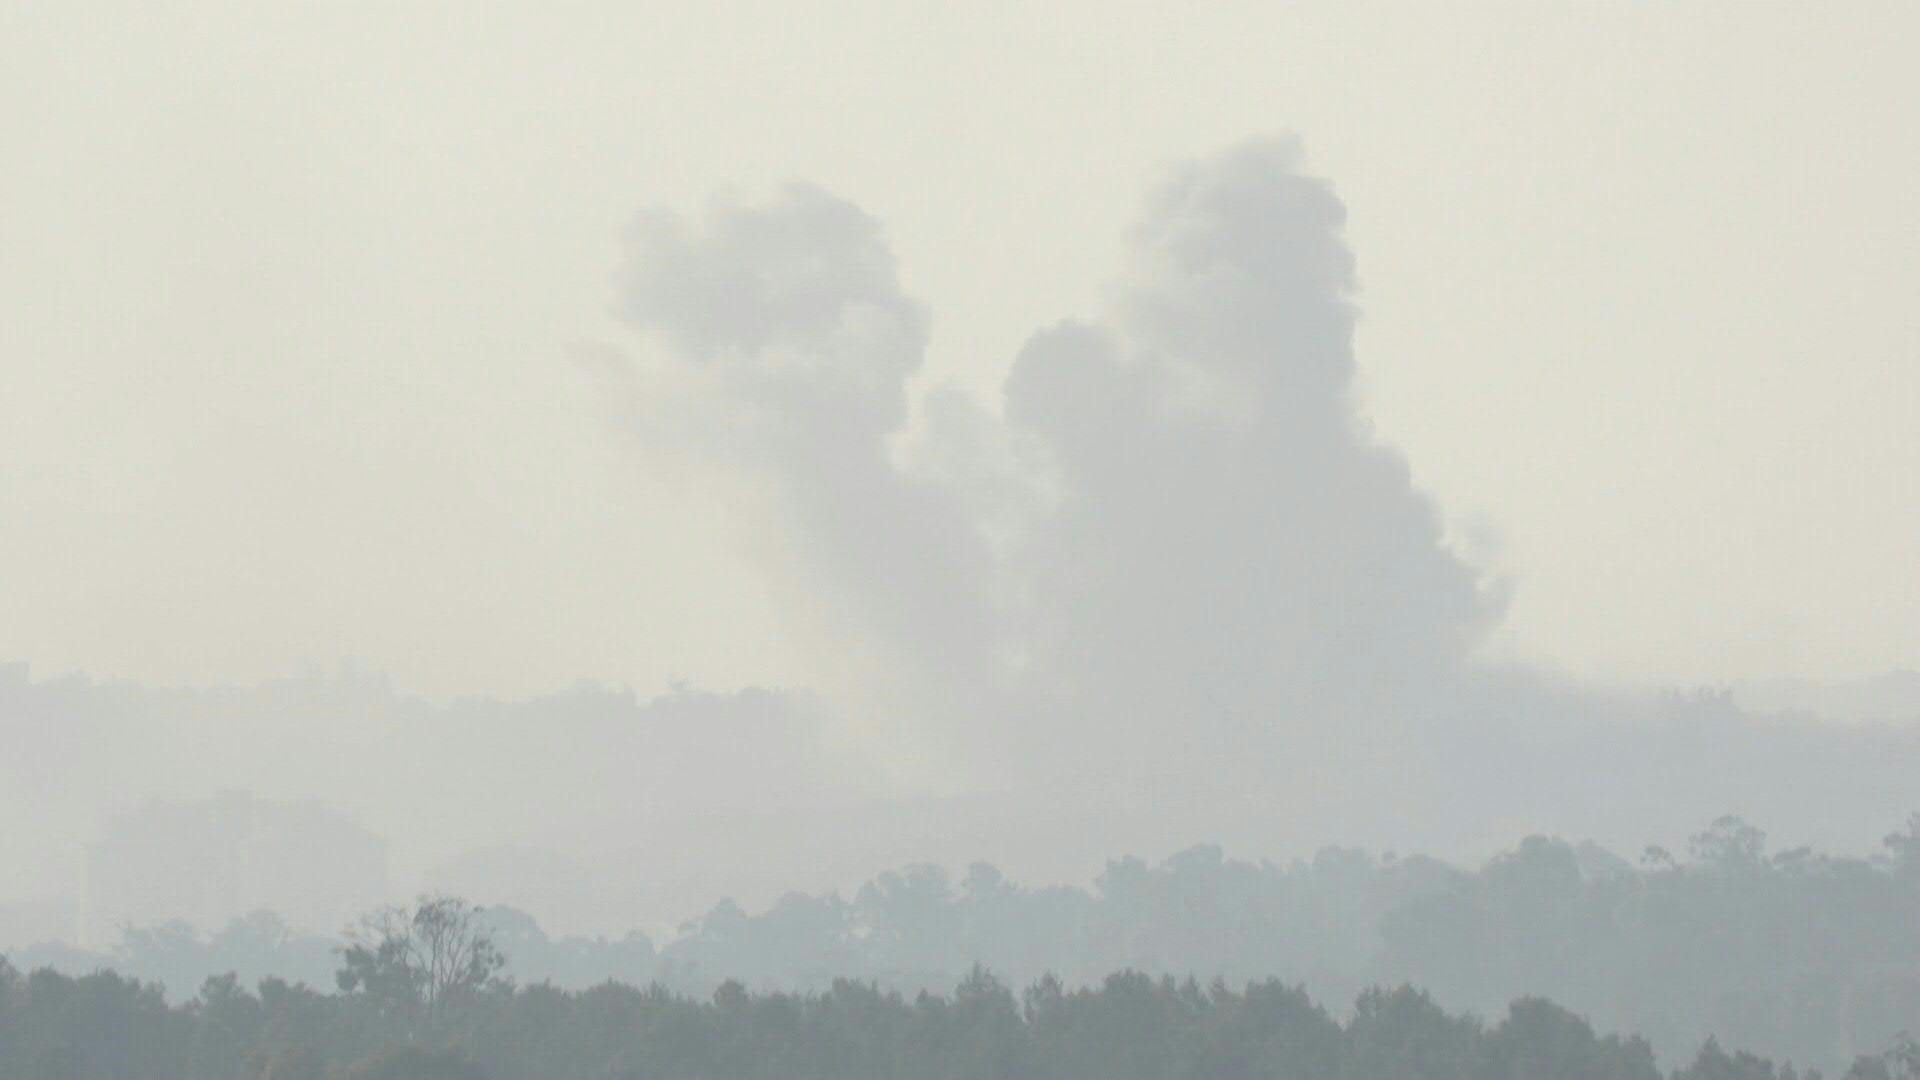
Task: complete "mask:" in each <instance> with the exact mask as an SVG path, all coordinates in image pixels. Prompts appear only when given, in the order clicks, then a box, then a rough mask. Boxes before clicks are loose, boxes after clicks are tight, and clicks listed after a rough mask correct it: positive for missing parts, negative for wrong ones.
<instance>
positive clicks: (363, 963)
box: [338, 896, 507, 1023]
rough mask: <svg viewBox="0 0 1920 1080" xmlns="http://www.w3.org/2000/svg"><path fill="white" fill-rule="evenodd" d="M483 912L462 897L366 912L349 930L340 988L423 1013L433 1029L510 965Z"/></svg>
mask: <svg viewBox="0 0 1920 1080" xmlns="http://www.w3.org/2000/svg"><path fill="white" fill-rule="evenodd" d="M482 912H483V909H482V908H480V907H479V906H477V905H474V904H469V903H467V902H466V901H465V900H461V899H459V898H458V897H452V896H422V897H421V898H420V899H419V901H418V902H417V903H416V904H415V905H414V906H413V907H411V908H408V907H404V906H395V907H386V908H381V909H379V910H377V911H373V912H370V913H368V914H367V915H366V916H365V917H363V918H362V919H361V920H360V922H359V924H358V925H356V926H353V927H351V928H349V929H348V931H347V940H348V944H347V946H346V947H345V948H343V949H342V950H341V958H342V960H343V965H342V967H341V968H340V971H339V974H338V981H339V984H340V989H342V990H344V991H346V992H348V993H354V992H363V993H366V994H369V995H371V996H374V997H378V998H383V999H385V1000H386V1001H387V1002H388V1003H389V1004H390V1005H392V1006H395V1007H399V1008H403V1009H407V1010H409V1011H414V1010H424V1012H425V1014H426V1018H427V1020H428V1021H429V1023H431V1022H434V1021H437V1020H438V1019H439V1018H440V1017H441V1016H442V1015H443V1014H444V1013H445V1011H446V1009H447V1007H448V1006H449V1005H451V1004H454V1003H456V1002H458V1001H460V1000H461V999H463V998H465V997H469V996H471V995H472V994H474V993H476V992H478V991H479V990H480V989H482V988H483V987H485V986H486V985H487V983H488V981H490V980H491V979H492V978H493V977H494V976H495V975H496V974H497V973H498V972H499V971H500V969H501V968H502V967H504V966H506V962H507V961H506V956H505V955H504V954H503V953H501V951H500V949H499V947H498V946H496V945H495V944H494V941H493V936H492V934H491V932H490V931H489V930H488V929H487V927H486V924H485V923H484V921H483V920H482V919H481V915H482Z"/></svg>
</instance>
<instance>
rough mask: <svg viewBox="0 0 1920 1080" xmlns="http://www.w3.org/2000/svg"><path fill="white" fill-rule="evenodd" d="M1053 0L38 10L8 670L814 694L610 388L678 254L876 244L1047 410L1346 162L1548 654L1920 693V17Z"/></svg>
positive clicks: (19, 324)
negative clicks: (711, 209)
mask: <svg viewBox="0 0 1920 1080" xmlns="http://www.w3.org/2000/svg"><path fill="white" fill-rule="evenodd" d="M1035 7H1036V8H1038V9H1039V10H1032V9H1029V8H1028V7H1027V6H1012V5H1005V6H994V5H987V4H969V5H927V6H924V7H918V6H915V5H908V4H900V3H887V4H879V3H875V4H868V5H838V6H834V5H825V4H810V5H798V4H792V5H742V4H714V3H690V4H685V5H670V4H667V3H648V4H626V3H605V4H584V3H574V4H566V3H553V4H541V5H515V6H509V5H504V4H503V5H479V4H435V5H427V4H412V5H401V4H367V5H352V4H345V3H339V4H312V5H256V4H243V3H232V4H216V3H201V4H195V5H156V4H147V3H139V4H131V3H130V4H125V5H120V6H117V7H115V6H101V5H84V4H71V5H69V4H10V5H5V6H4V7H0V657H4V658H18V659H24V660H29V661H31V662H32V663H33V664H34V665H35V669H36V671H39V672H41V673H52V672H58V671H65V670H86V671H90V672H93V673H95V674H100V675H110V676H125V677H132V678H139V679H144V680H151V681H157V682H169V683H171V682H213V681H228V680H247V679H254V678H259V677H264V676H271V675H277V674H282V673H286V672H290V671H297V670H300V669H303V668H305V667H309V666H312V665H326V664H331V663H333V662H334V661H336V660H338V659H340V658H342V657H356V658H358V659H360V660H361V661H363V662H364V663H366V664H368V665H370V666H373V667H377V668H381V669H385V670H387V671H390V672H391V673H393V675H394V676H395V678H396V679H397V680H398V681H399V682H400V683H401V684H402V685H405V686H409V687H412V688H416V689H418V690H421V691H424V692H428V693H432V694H452V693H459V692H471V693H522V692H528V691H535V690H540V689H545V688H550V687H554V686H559V685H564V684H567V683H570V682H572V681H574V680H575V679H578V678H599V679H607V680H612V681H624V682H630V683H632V684H633V685H634V686H636V687H638V688H641V689H643V690H651V689H656V688H659V687H661V686H663V685H665V683H666V682H667V681H668V680H669V679H672V678H686V679H689V680H691V681H693V682H696V683H701V684H706V685H713V686H719V687H726V686H734V685H739V684H742V683H749V682H764V683H772V684H790V685H803V684H805V683H806V681H807V672H806V671H805V670H804V664H803V662H802V661H801V659H800V650H796V649H793V648H790V647H788V646H787V645H785V644H784V643H783V642H782V641H781V640H780V635H779V633H778V630H777V621H776V620H775V619H774V617H773V615H772V614H771V611H772V604H771V601H770V600H769V599H768V596H767V595H766V594H767V586H765V585H764V584H762V583H760V582H759V581H758V580H757V579H756V578H755V577H754V575H753V574H752V572H751V569H750V567H749V566H748V563H747V561H746V559H745V557H744V556H743V555H742V554H741V551H740V544H739V541H738V529H737V524H738V523H736V522H733V521H730V520H729V513H730V511H731V506H732V504H733V502H734V500H732V499H730V498H728V497H727V495H726V494H725V493H724V492H720V491H715V490H714V489H712V488H711V487H707V486H704V485H705V484H706V483H707V481H706V480H705V479H704V478H697V477H694V476H692V475H690V474H689V473H687V472H686V471H685V470H684V469H683V468H681V467H679V466H677V465H676V464H675V463H673V462H667V461H642V460H636V459H635V457H634V456H633V455H632V454H631V453H630V452H629V450H628V449H627V448H625V447H623V445H622V444H621V442H620V441H619V440H618V439H617V438H616V437H615V436H614V435H613V434H612V433H611V431H610V429H609V425H608V424H607V423H606V420H605V417H604V416H603V413H602V410H601V409H600V408H599V405H598V403H597V402H596V399H595V397H594V395H593V393H592V392H591V389H590V387H589V386H588V384H587V382H586V380H584V379H583V378H582V377H581V376H580V374H579V373H578V371H577V370H576V368H575V366H574V365H573V364H572V363H571V361H570V356H571V355H572V350H573V349H574V348H575V346H577V345H578V344H579V343H583V342H608V343H614V344H622V345H628V344H630V343H629V341H628V339H627V337H626V335H625V333H624V331H622V330H620V329H619V328H618V327H617V325H616V324H615V323H614V321H613V320H612V318H611V317H610V315H609V309H610V306H611V302H612V296H613V290H612V286H611V282H610V277H611V274H612V273H613V271H614V269H615V266H616V263H617V260H618V257H619V239H620V234H621V230H622V228H623V227H624V226H625V224H626V222H627V221H629V220H630V218H631V217H632V215H633V214H634V212H635V211H636V210H638V209H639V208H641V207H643V206H647V205H652V204H660V203H665V204H670V205H674V206H679V207H683V208H697V207H698V206H699V205H700V204H701V203H702V202H703V201H704V200H705V199H707V198H708V197H709V196H710V194H711V193H712V192H714V191H715V190H716V189H723V188H730V189H734V190H737V191H740V192H742V193H744V194H746V195H747V196H749V197H754V196H758V195H760V194H762V193H764V192H765V191H767V190H768V189H769V188H770V187H771V186H773V185H775V184H778V183H780V182H782V181H785V180H789V179H806V180H811V181H813V182H816V183H818V184H820V185H822V186H824V187H826V188H828V189H830V190H832V191H835V192H836V193H838V194H840V195H842V196H844V197H846V198H849V199H851V200H852V201H854V202H856V203H858V204H859V205H861V206H862V207H864V208H865V209H866V210H867V211H868V212H869V213H872V214H874V215H875V216H877V217H878V218H879V219H881V220H882V221H883V222H884V223H885V224H886V226H887V229H888V233H889V236H890V239H891V242H892V244H893V247H894V249H895V252H896V254H897V255H898V257H899V259H900V263H901V267H902V272H903V274H904V277H905V279H906V282H907V286H908V288H909V290H910V291H911V292H912V293H913V294H914V295H916V296H917V297H919V298H920V299H921V300H922V301H924V302H925V303H926V304H927V305H928V306H929V308H930V309H931V310H932V312H933V319H934V323H933V345H932V353H931V356H930V358H929V365H928V373H927V381H928V383H929V384H931V383H933V382H938V381H940V380H943V379H958V380H961V381H963V382H964V383H966V384H967V385H969V386H971V387H973V388H975V389H977V390H979V391H980V392H982V393H991V392H993V389H994V388H995V387H996V386H997V385H998V380H999V377H1000V375H1001V373H1002V372H1003V371H1004V369H1005V367H1006V365H1007V364H1008V363H1010V362H1011V360H1012V358H1013V355H1014V353H1015V351H1016V350H1017V349H1018V347H1019V345H1020V344H1021V342H1022V341H1023V340H1024V339H1025V338H1026V336H1027V335H1028V334H1029V333H1030V332H1031V331H1032V330H1034V329H1035V328H1037V327H1038V326H1040V325H1043V324H1045V323H1048V322H1051V321H1053V320H1055V319H1058V318H1061V317H1064V316H1069V315H1076V314H1084V313H1087V312H1089V311H1090V310H1092V309H1094V308H1095V307H1096V306H1097V304H1098V303H1099V299H1100V295H1101V292H1100V290H1101V284H1102V282H1103V280H1104V279H1106V278H1107V276H1108V275H1109V274H1111V273H1112V272H1113V271H1114V270H1115V269H1117V267H1118V265H1119V263H1120V258H1121V251H1122V244H1123V240H1124V233H1125V229H1126V227H1127V226H1128V224H1129V222H1130V221H1131V220H1132V219H1133V217H1134V215H1135V213H1136V212H1137V209H1138V206H1139V204H1140V200H1141V199H1142V197H1143V195H1144V194H1145V193H1146V191H1147V190H1148V189H1149V188H1150V187H1151V186H1152V184H1153V183H1154V182H1155V181H1156V180H1157V179H1158V178H1159V177H1160V176H1161V175H1163V172H1164V170H1165V169H1166V168H1167V167H1168V166H1169V165H1170V164H1172V163H1174V162H1176V161H1178V160H1180V159H1183V158H1187V157H1192V156H1196V155H1202V154H1208V153H1212V152H1214V151H1216V150H1218V149H1219V148H1221V147H1222V146H1224V145H1226V144H1229V143H1233V142H1236V141H1238V140H1240V139H1243V138H1245V137H1247V136H1250V135H1256V134H1262V133H1269V132H1274V131H1281V130H1292V131H1296V132H1298V133H1299V134H1300V135H1301V136H1302V137H1303V139H1304V140H1305V145H1306V148H1307V153H1308V156H1309V159H1310V162H1311V167H1312V169H1313V170H1314V171H1316V172H1318V173H1320V174H1322V175H1324V176H1327V177H1328V178H1330V179H1331V180H1332V182H1333V183H1334V185H1335V187H1336V189H1337V190H1338V192H1339V193H1340V195H1341V196H1342V197H1343V198H1344V199H1345V201H1346V203H1347V206H1348V210H1349V215H1350V218H1349V221H1350V226H1349V235H1350V238H1351V241H1352V244H1353V247H1354V249H1355V251H1356V253H1357V256H1358V259H1359V265H1360V274H1361V279H1362V283H1363V290H1364V291H1363V294H1362V297H1361V302H1362V305H1363V308H1364V311H1365V318H1364V321H1363V324H1362V329H1361V336H1360V338H1359V342H1358V351H1359V357H1360V361H1361V364H1362V366H1363V369H1364V372H1365V376H1366V382H1367V387H1368V392H1369V399H1368V409H1369V412H1370V414H1371V416H1372V417H1373V419H1374V421H1375V423H1376V426H1377V428H1378V430H1379V431H1380V433H1381V434H1382V435H1383V437H1385V438H1386V439H1388V440H1390V441H1392V442H1394V443H1396V444H1398V445H1399V446H1401V447H1403V448H1404V450H1405V451H1406V453H1407V455H1408V456H1409V458H1410V459H1411V461H1412V464H1413V469H1414V473H1415V476H1416V478H1417V479H1418V480H1419V482H1420V483H1421V484H1422V485H1423V486H1425V487H1426V488H1427V489H1428V490H1429V491H1431V492H1432V493H1433V494H1434V495H1435V496H1436V497H1437V498H1438V499H1439V501H1440V503H1441V505H1442V506H1443V507H1444V509H1445V511H1446V514H1447V516H1448V519H1449V521H1450V522H1452V523H1453V524H1454V528H1455V530H1456V532H1457V533H1458V534H1459V536H1460V538H1461V541H1460V542H1461V543H1462V544H1463V545H1465V546H1466V547H1467V549H1468V550H1469V551H1471V552H1472V553H1473V554H1474V555H1475V556H1476V557H1477V558H1479V559H1482V560H1485V561H1490V562H1491V563H1492V564H1493V565H1495V566H1497V567H1498V568H1499V569H1500V570H1501V571H1502V572H1504V573H1505V574H1507V575H1509V576H1510V577H1511V579H1512V580H1513V582H1514V585H1515V590H1516V591H1515V598H1514V603H1513V609H1512V614H1511V617H1510V619H1509V622H1508V625H1507V627H1506V628H1505V629H1504V630H1503V631H1502V633H1501V635H1500V639H1499V644H1498V647H1499V648H1500V649H1502V650H1505V651H1507V652H1510V653H1513V654H1517V655H1520V656H1524V657H1527V658H1531V659H1534V660H1537V661H1542V662H1545V663H1548V664H1551V665H1553V666H1556V667H1560V668H1564V669H1568V670H1571V671H1575V672H1580V673H1585V674H1591V675H1596V676H1602V677H1607V678H1615V679H1624V680H1632V681H1636V682H1645V681H1657V680H1678V681H1682V682H1689V683H1691V682H1702V681H1705V682H1716V681H1723V680H1732V679H1738V678H1745V677H1758V676H1769V675H1807V676H1815V677H1826V676H1847V675H1853V674H1859V673H1865V672H1872V671H1877V670H1882V669H1887V668H1892V667H1899V666H1903V665H1904V666H1914V665H1915V664H1916V662H1917V659H1916V658H1920V557H1917V556H1920V439H1916V438H1914V436H1913V433H1912V429H1913V427H1914V421H1915V418H1916V417H1920V303H1916V299H1915V297H1916V292H1917V291H1920V200H1916V199H1915V197H1914V194H1913V193H1914V182H1915V181H1914V178H1915V177H1916V175H1920V123H1916V122H1915V115H1914V113H1915V108H1914V104H1913V103H1914V102H1916V101H1920V66H1916V65H1915V64H1914V63H1913V57H1914V56H1915V55H1916V54H1917V52H1920V7H1916V6H1914V5H1911V4H1905V3H1885V4H1865V3H1863V4H1853V5H1844V6H1843V5H1817V6H1816V5H1807V6H1803V7H1800V8H1798V9H1797V10H1790V9H1788V8H1787V7H1786V6H1785V5H1778V6H1776V5H1761V4H1751V3H1743V4H1718V5H1716V4H1696V3H1646V4H1624V3H1622V4H1611V5H1601V4H1585V5H1553V6H1551V7H1549V6H1547V5H1535V4H1512V5H1479V6H1475V8H1474V9H1473V10H1463V9H1462V6H1459V5H1444V6H1443V5H1426V4H1405V5H1374V4H1324V5H1322V4H1307V5H1299V6H1292V7H1289V8H1288V9H1287V10H1285V11H1281V10H1278V8H1279V5H1273V4H1249V5H1228V4H1216V5H1191V4H1181V5H1174V4H1168V5H1160V6H1153V5H1139V4H1123V3H1114V2H1103V3H1098V4H1085V3H1060V4H1052V5H1036V6H1035ZM1443 7H1444V8H1445V10H1442V9H1443ZM163 8H164V9H165V10H164V12H163V10H162V9H163Z"/></svg>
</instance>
